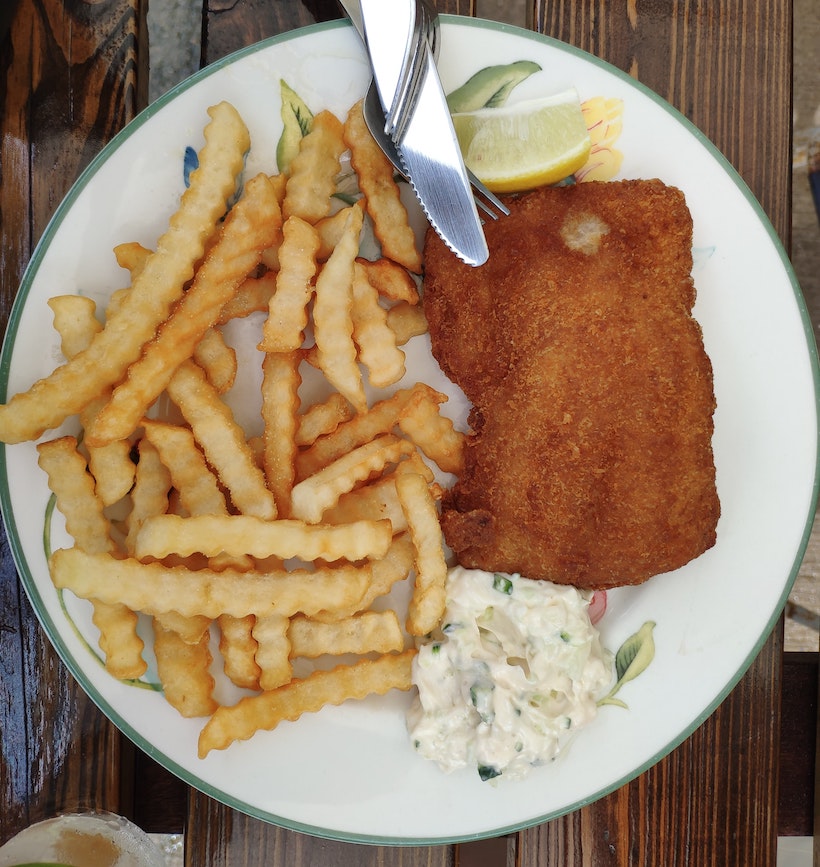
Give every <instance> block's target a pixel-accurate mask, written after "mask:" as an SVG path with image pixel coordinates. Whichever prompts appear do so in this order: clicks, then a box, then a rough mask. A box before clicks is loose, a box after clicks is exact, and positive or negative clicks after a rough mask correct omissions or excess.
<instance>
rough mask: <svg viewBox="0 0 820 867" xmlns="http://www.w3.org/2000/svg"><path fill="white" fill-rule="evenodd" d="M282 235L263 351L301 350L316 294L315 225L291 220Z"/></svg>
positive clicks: (316, 245)
mask: <svg viewBox="0 0 820 867" xmlns="http://www.w3.org/2000/svg"><path fill="white" fill-rule="evenodd" d="M282 233H283V236H284V238H283V241H282V246H281V247H280V248H279V273H278V274H277V276H276V292H275V293H274V294H273V295H272V297H271V299H270V304H269V306H268V318H267V319H266V320H265V324H264V326H263V329H262V341H261V343H260V344H259V349H261V350H262V351H263V352H294V351H296V350H297V349H299V347H300V346H301V345H302V340H303V338H304V332H305V328H307V324H308V303H309V302H310V299H311V296H312V295H313V278H314V277H315V275H316V251H317V250H318V248H319V236H318V234H317V233H316V230H315V229H314V228H313V226H312V225H311V224H310V223H308V222H306V221H305V220H303V219H301V218H300V217H289V218H288V219H287V220H286V221H285V224H284V226H283V227H282Z"/></svg>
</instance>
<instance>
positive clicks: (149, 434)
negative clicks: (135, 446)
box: [143, 419, 228, 515]
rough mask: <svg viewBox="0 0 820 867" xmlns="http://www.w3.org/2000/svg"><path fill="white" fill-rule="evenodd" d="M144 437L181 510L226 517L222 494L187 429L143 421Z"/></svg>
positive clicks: (191, 434)
mask: <svg viewBox="0 0 820 867" xmlns="http://www.w3.org/2000/svg"><path fill="white" fill-rule="evenodd" d="M143 426H144V429H145V438H146V439H147V440H148V441H149V442H150V443H151V444H152V445H153V446H154V447H155V448H156V450H157V452H158V453H159V457H160V460H161V461H162V463H163V464H164V465H165V466H166V467H167V468H168V472H169V473H170V478H171V481H172V482H173V484H174V487H175V488H176V490H177V492H178V493H179V497H180V501H181V503H182V506H183V508H185V510H186V511H187V512H189V513H190V514H192V515H197V514H199V515H227V514H228V508H227V505H226V504H225V495H224V494H223V493H222V491H221V490H220V488H219V484H218V483H217V479H216V476H215V475H214V474H213V473H212V472H211V469H210V467H209V466H208V464H207V463H206V461H205V456H204V455H203V454H202V452H201V451H200V450H199V447H198V446H197V444H196V440H195V439H194V435H193V433H192V432H191V430H190V429H189V428H186V427H181V426H179V425H173V424H168V423H167V422H160V421H154V420H149V419H145V420H144V421H143Z"/></svg>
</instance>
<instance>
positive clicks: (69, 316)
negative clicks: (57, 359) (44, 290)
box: [48, 295, 103, 360]
mask: <svg viewBox="0 0 820 867" xmlns="http://www.w3.org/2000/svg"><path fill="white" fill-rule="evenodd" d="M48 306H49V307H50V308H51V313H52V315H53V317H54V319H53V321H54V330H55V331H56V332H57V334H59V335H60V351H61V352H62V353H63V355H64V356H65V357H66V358H67V359H69V360H70V359H72V358H74V356H75V355H78V354H79V353H80V352H82V351H83V350H84V349H87V348H88V346H89V344H90V343H91V341H92V340H93V339H94V335H95V334H97V333H99V332H100V331H102V327H103V326H102V322H100V320H99V319H97V305H96V303H95V302H94V300H93V298H88V297H87V296H85V295H55V296H54V297H52V298H49V299H48Z"/></svg>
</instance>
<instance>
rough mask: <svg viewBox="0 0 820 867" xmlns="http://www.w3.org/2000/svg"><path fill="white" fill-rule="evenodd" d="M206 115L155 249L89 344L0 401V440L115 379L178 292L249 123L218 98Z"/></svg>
mask: <svg viewBox="0 0 820 867" xmlns="http://www.w3.org/2000/svg"><path fill="white" fill-rule="evenodd" d="M208 113H209V114H210V116H211V121H210V123H209V124H208V125H207V126H206V127H205V146H204V147H203V149H202V151H201V152H200V155H199V168H197V169H196V171H194V172H193V173H192V174H191V182H190V186H189V187H188V188H187V189H186V190H185V192H184V193H183V194H182V199H181V201H180V206H179V209H178V210H177V211H176V213H175V214H174V215H173V216H172V217H171V220H170V225H169V228H168V231H167V232H166V233H165V234H164V235H163V236H162V237H161V238H160V239H159V241H158V242H157V250H156V252H155V253H154V255H153V256H151V257H150V258H149V259H148V261H147V262H146V263H145V267H144V268H143V269H142V271H141V272H140V274H139V277H138V278H137V279H136V280H135V281H134V283H133V285H132V286H131V289H130V291H129V292H128V293H127V294H126V295H125V297H124V300H123V303H122V305H121V306H120V308H119V309H118V310H117V312H116V313H115V315H113V316H111V317H110V318H108V320H107V321H106V325H105V328H103V330H102V331H100V332H99V334H97V335H96V336H95V338H94V340H93V342H92V343H91V345H90V346H89V347H88V348H87V349H85V350H84V351H83V352H80V353H79V354H78V355H75V356H74V358H72V359H71V360H70V361H67V362H66V363H65V364H63V365H62V366H60V367H58V368H57V369H56V370H55V371H53V372H52V373H51V374H50V375H49V376H47V377H45V378H44V379H41V380H39V381H38V382H36V383H35V384H34V385H33V386H32V387H31V388H30V389H29V390H28V391H25V392H21V393H19V394H17V395H15V396H14V397H13V398H12V399H11V400H10V401H9V402H8V403H7V404H5V405H2V406H0V441H2V442H6V443H15V442H22V441H24V440H31V439H36V438H37V437H39V436H40V434H42V433H43V431H45V430H48V429H50V428H55V427H57V426H58V425H60V424H61V423H62V422H63V421H64V420H65V419H66V418H67V417H68V416H70V415H73V414H74V413H77V412H79V411H80V410H81V409H82V408H83V407H84V406H85V405H86V404H87V403H88V402H89V401H90V400H92V398H93V397H94V396H95V395H97V394H99V393H100V392H101V391H102V390H103V389H105V388H106V387H108V386H110V385H112V384H114V383H116V382H119V381H120V380H121V379H122V377H123V376H124V374H125V371H126V370H127V368H128V366H129V365H130V364H132V363H133V362H134V361H135V360H136V359H137V358H138V357H139V355H140V353H141V351H142V347H143V346H144V345H145V343H147V342H148V341H149V340H150V339H151V338H152V337H153V336H154V333H155V331H156V329H157V326H158V325H159V323H160V322H161V321H162V320H163V319H165V318H166V317H167V315H168V311H169V310H170V308H171V305H172V304H173V303H174V302H175V301H177V300H178V299H179V298H180V296H181V295H182V292H183V289H184V287H185V284H186V282H187V281H188V280H190V278H191V277H192V276H193V271H194V264H195V263H196V262H197V261H198V260H199V259H200V257H201V256H202V254H203V251H204V249H205V245H206V243H207V240H208V238H209V237H210V235H211V234H212V233H213V231H214V229H215V227H216V224H217V221H218V220H219V219H220V218H221V217H222V215H223V214H224V213H225V208H226V203H227V201H228V199H229V198H230V196H231V195H232V194H233V193H234V191H235V189H236V179H237V177H239V174H240V172H241V170H242V165H243V161H244V156H245V152H246V151H247V150H248V148H249V146H250V138H249V135H248V131H247V128H246V127H245V124H244V123H243V121H242V119H241V117H240V116H239V113H238V112H237V111H236V109H235V108H234V107H233V106H231V105H230V104H228V103H226V102H222V103H219V104H218V105H216V106H213V107H212V108H210V109H209V110H208Z"/></svg>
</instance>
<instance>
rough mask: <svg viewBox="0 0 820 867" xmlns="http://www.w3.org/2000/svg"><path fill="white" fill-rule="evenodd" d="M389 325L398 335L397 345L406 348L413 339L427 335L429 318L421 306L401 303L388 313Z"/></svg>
mask: <svg viewBox="0 0 820 867" xmlns="http://www.w3.org/2000/svg"><path fill="white" fill-rule="evenodd" d="M387 324H388V325H389V326H390V327H391V328H392V329H393V332H394V333H395V335H396V343H397V344H398V345H399V346H404V344H405V343H407V341H408V340H410V339H411V338H412V337H418V336H420V335H422V334H426V333H427V317H426V316H425V315H424V307H422V306H421V305H420V304H408V303H407V302H406V301H399V302H398V303H397V304H394V305H393V306H392V307H391V308H390V309H389V310H388V311H387Z"/></svg>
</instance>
